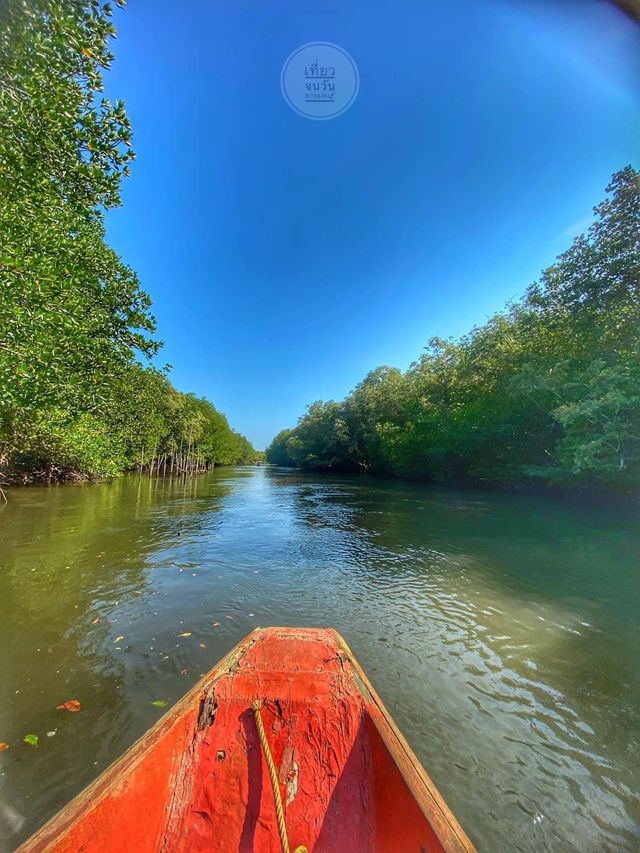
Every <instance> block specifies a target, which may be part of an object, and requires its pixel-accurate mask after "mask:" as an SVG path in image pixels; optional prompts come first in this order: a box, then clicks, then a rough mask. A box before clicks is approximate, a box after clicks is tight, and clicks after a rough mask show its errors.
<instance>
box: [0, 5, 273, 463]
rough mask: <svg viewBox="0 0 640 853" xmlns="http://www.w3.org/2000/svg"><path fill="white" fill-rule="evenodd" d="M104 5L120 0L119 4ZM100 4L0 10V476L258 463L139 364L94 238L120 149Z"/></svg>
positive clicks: (120, 282) (146, 320)
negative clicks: (108, 93)
mask: <svg viewBox="0 0 640 853" xmlns="http://www.w3.org/2000/svg"><path fill="white" fill-rule="evenodd" d="M118 5H123V4H122V3H118ZM112 13H113V10H112V7H111V5H110V4H109V3H106V2H102V0H4V2H3V3H1V4H0V127H1V128H2V132H1V133H0V471H1V472H2V475H3V476H4V477H5V479H13V480H20V479H23V480H27V479H32V478H34V477H45V478H47V479H51V478H54V477H56V478H63V477H68V476H77V475H84V476H91V477H101V476H109V475H114V474H117V473H118V472H120V471H123V470H126V469H130V468H140V469H145V470H150V471H158V470H160V471H172V470H173V471H182V472H192V471H199V470H203V469H204V468H206V467H208V466H210V465H212V464H216V463H220V464H228V463H235V462H248V461H253V460H254V459H256V458H257V456H258V455H259V454H257V453H256V451H255V450H254V449H253V447H252V446H251V444H250V443H249V442H248V441H247V439H246V438H244V437H243V436H241V435H239V434H238V433H236V432H234V431H233V430H232V429H231V428H230V426H229V424H228V422H227V420H226V418H225V416H224V415H222V414H221V413H220V412H218V411H217V410H216V409H215V407H214V406H213V405H212V404H211V403H210V402H208V401H207V400H204V399H198V398H196V397H195V396H194V395H192V394H182V393H180V392H178V391H177V390H176V389H175V388H173V386H172V385H171V383H170V381H169V379H168V377H167V372H166V371H159V370H157V369H155V368H154V367H152V366H150V362H149V359H151V358H152V357H153V356H154V355H156V354H157V352H158V350H159V348H160V343H159V341H158V340H157V339H156V338H155V331H156V326H155V320H154V318H153V316H152V314H151V311H150V309H151V300H150V298H149V296H148V295H147V294H146V293H145V292H144V291H143V290H142V288H141V286H140V282H139V280H138V277H137V275H136V273H135V272H134V271H133V270H132V269H131V268H130V267H129V266H127V265H126V264H125V263H124V262H123V261H122V259H121V258H120V257H119V256H118V255H117V254H116V252H115V251H114V250H113V249H111V248H110V247H109V246H108V245H107V243H106V240H105V228H104V216H105V212H106V211H107V210H109V209H110V208H113V207H116V206H118V205H119V204H120V203H121V199H120V185H121V181H122V179H123V178H125V177H126V176H127V175H128V174H129V168H130V165H131V162H132V161H133V160H134V157H135V155H134V152H133V149H132V140H131V125H130V122H129V119H128V117H127V114H126V111H125V108H124V104H123V103H122V102H120V101H115V102H112V101H110V100H109V99H107V98H106V97H104V95H103V72H104V71H105V70H106V69H108V68H109V67H110V65H111V63H112V61H113V54H112V53H111V51H110V44H111V41H112V39H113V38H114V37H115V35H116V32H115V28H114V25H113V21H112Z"/></svg>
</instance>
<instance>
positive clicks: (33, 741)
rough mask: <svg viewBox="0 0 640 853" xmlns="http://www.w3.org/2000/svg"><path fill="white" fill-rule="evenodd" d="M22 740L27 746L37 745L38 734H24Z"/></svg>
mask: <svg viewBox="0 0 640 853" xmlns="http://www.w3.org/2000/svg"><path fill="white" fill-rule="evenodd" d="M22 740H23V741H24V742H25V743H26V744H27V745H28V746H37V745H38V740H39V738H38V735H25V736H24V737H23V738H22Z"/></svg>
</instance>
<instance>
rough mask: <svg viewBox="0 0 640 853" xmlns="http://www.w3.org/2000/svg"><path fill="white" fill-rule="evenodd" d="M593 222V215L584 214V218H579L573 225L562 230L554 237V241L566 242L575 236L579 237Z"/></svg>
mask: <svg viewBox="0 0 640 853" xmlns="http://www.w3.org/2000/svg"><path fill="white" fill-rule="evenodd" d="M592 222H593V216H592V215H591V216H584V217H583V218H582V219H578V221H577V222H572V223H571V225H568V226H567V227H566V228H565V229H564V231H561V232H560V233H559V234H556V236H555V237H554V241H555V242H556V243H566V242H567V240H573V239H574V237H578V236H579V235H580V234H584V232H585V231H586V230H587V228H588V227H589V226H590V225H591V223H592Z"/></svg>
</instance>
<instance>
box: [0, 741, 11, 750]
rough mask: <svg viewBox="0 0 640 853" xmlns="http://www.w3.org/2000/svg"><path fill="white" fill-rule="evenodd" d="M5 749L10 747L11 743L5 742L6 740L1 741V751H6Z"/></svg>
mask: <svg viewBox="0 0 640 853" xmlns="http://www.w3.org/2000/svg"><path fill="white" fill-rule="evenodd" d="M5 749H9V744H8V743H4V742H3V743H0V752H4V751H5Z"/></svg>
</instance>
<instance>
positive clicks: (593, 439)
mask: <svg viewBox="0 0 640 853" xmlns="http://www.w3.org/2000/svg"><path fill="white" fill-rule="evenodd" d="M607 193H608V194H609V195H608V197H607V198H606V200H605V201H603V202H602V203H601V204H600V205H598V206H597V207H596V208H595V210H594V213H595V221H594V223H593V224H592V225H591V227H590V228H589V230H588V232H587V233H586V234H585V235H583V236H580V237H578V238H577V239H576V240H575V241H574V242H573V245H572V246H571V248H570V249H569V250H568V251H566V252H565V253H564V254H562V255H560V257H559V258H558V259H557V261H556V263H555V264H554V265H553V266H551V267H549V269H547V270H545V271H544V272H543V273H542V276H541V279H540V281H539V282H537V283H535V284H533V285H531V286H530V287H529V289H528V291H527V292H526V295H525V296H524V298H523V299H522V300H521V301H520V302H518V303H516V304H513V305H509V306H508V307H507V309H506V310H505V311H504V312H503V313H500V314H497V315H496V316H495V317H492V318H491V319H490V320H489V321H488V322H487V323H486V324H484V325H483V326H479V327H477V328H474V329H473V330H472V331H471V332H470V333H469V334H468V335H465V336H464V337H462V338H461V339H460V340H442V339H439V338H433V339H432V340H431V341H430V342H429V346H428V347H427V349H426V351H425V353H424V354H423V355H422V356H421V357H420V359H419V360H418V361H417V362H416V363H415V364H413V365H412V366H411V367H410V369H409V370H408V371H407V372H406V373H401V372H400V371H399V370H396V369H395V368H392V367H380V368H378V369H377V370H374V371H372V372H371V373H370V374H369V375H368V376H367V377H365V379H364V380H363V381H362V382H361V383H360V385H358V386H357V387H356V389H355V390H354V391H353V392H352V393H351V394H350V395H349V396H348V397H347V398H346V399H345V400H343V401H342V402H341V403H336V402H334V401H329V402H326V403H325V402H316V403H313V405H311V406H310V407H309V408H308V410H307V412H306V414H305V415H304V416H303V417H302V418H301V419H300V421H299V422H298V425H297V426H296V427H295V428H294V429H291V430H283V431H282V432H280V433H279V434H278V435H277V436H276V437H275V439H274V440H273V442H272V444H271V446H270V447H269V448H268V450H267V459H268V461H269V462H272V463H275V464H278V465H298V466H303V467H305V468H314V469H329V470H361V471H372V472H379V473H389V474H395V475H399V476H405V477H420V478H425V479H428V480H431V481H434V482H438V483H472V482H475V483H492V484H500V485H514V484H523V483H526V484H533V483H543V484H546V485H557V486H561V487H563V488H567V487H568V488H573V487H576V488H592V487H613V488H617V489H621V490H625V491H627V490H634V491H635V490H637V489H638V486H639V485H640V174H639V173H638V172H637V171H635V169H633V168H632V167H631V166H627V167H626V168H624V169H623V170H622V171H620V172H618V173H617V174H615V175H614V176H613V179H612V182H611V184H610V186H609V187H607Z"/></svg>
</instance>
